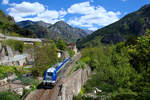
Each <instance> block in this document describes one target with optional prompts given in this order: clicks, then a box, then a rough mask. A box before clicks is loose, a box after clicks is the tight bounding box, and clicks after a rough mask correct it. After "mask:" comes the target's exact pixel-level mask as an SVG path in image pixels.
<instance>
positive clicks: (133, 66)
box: [74, 31, 150, 100]
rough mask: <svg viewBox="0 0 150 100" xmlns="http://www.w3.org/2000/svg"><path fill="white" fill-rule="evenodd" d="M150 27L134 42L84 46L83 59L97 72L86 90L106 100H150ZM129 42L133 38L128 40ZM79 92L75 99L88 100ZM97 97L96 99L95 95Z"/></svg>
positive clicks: (87, 84)
mask: <svg viewBox="0 0 150 100" xmlns="http://www.w3.org/2000/svg"><path fill="white" fill-rule="evenodd" d="M149 32H150V31H147V34H146V35H144V36H141V37H139V38H138V39H137V40H136V42H134V44H130V45H126V43H124V42H121V43H119V44H117V45H109V46H100V47H95V48H87V49H83V50H82V58H81V60H82V61H84V62H85V63H87V64H89V66H90V67H91V68H92V69H93V71H94V74H93V75H92V76H91V79H90V80H88V81H87V83H86V84H85V86H84V88H85V92H84V94H86V93H91V92H93V91H92V90H93V88H94V87H97V88H98V89H100V90H102V93H100V94H97V96H98V97H103V99H104V100H106V99H108V100H149V98H150V94H149V93H150V78H149V77H150V46H149V45H150V35H149V34H148V33H149ZM128 42H129V41H128ZM85 97H86V96H84V95H82V96H81V95H80V94H79V95H78V96H77V97H74V100H88V99H85ZM91 100H95V99H91Z"/></svg>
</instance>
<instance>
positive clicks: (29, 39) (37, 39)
mask: <svg viewBox="0 0 150 100" xmlns="http://www.w3.org/2000/svg"><path fill="white" fill-rule="evenodd" d="M4 38H5V39H6V40H8V39H12V40H18V41H24V42H42V39H40V38H23V37H15V36H4V35H3V34H2V33H0V40H3V39H4Z"/></svg>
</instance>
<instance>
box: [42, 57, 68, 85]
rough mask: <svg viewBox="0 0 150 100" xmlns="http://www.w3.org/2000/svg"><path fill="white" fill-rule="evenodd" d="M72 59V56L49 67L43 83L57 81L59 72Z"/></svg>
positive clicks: (50, 83) (48, 83) (47, 83)
mask: <svg viewBox="0 0 150 100" xmlns="http://www.w3.org/2000/svg"><path fill="white" fill-rule="evenodd" d="M69 61H70V57H69V58H67V59H65V60H64V61H63V62H61V63H58V64H56V65H55V66H53V67H51V68H49V69H47V70H46V72H45V73H44V79H43V85H44V86H50V85H54V84H56V82H57V75H58V72H59V71H60V70H61V69H62V68H63V67H64V66H65V64H67V63H68V62H69Z"/></svg>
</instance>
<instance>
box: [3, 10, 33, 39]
mask: <svg viewBox="0 0 150 100" xmlns="http://www.w3.org/2000/svg"><path fill="white" fill-rule="evenodd" d="M0 32H1V33H3V34H5V35H10V36H24V37H35V35H34V34H33V33H32V32H31V31H29V30H26V29H22V28H21V27H19V26H18V25H17V24H16V23H15V21H14V19H13V17H11V16H8V15H6V14H5V13H4V12H3V11H2V10H0Z"/></svg>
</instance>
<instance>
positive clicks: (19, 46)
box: [6, 39, 24, 53]
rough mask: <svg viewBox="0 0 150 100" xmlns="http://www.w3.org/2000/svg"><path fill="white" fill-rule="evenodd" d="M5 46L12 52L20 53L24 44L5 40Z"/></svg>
mask: <svg viewBox="0 0 150 100" xmlns="http://www.w3.org/2000/svg"><path fill="white" fill-rule="evenodd" d="M6 45H9V46H10V47H11V48H12V49H13V50H15V51H19V52H20V53H22V52H23V50H24V42H22V41H17V40H11V39H9V40H7V41H6Z"/></svg>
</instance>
